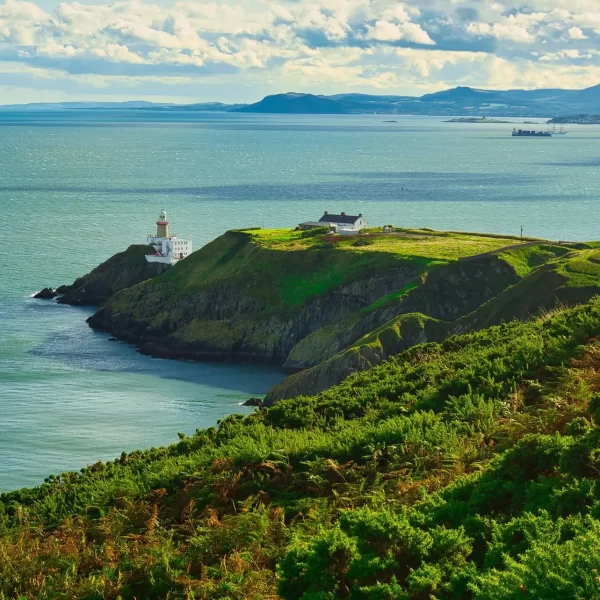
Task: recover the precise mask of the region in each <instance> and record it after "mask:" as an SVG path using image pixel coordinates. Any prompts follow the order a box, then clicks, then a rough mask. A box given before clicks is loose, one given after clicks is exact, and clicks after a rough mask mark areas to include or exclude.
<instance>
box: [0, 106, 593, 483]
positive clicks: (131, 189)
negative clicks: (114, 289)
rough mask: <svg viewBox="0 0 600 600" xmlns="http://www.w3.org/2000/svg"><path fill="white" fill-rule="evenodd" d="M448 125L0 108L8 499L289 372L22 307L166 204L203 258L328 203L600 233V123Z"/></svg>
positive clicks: (467, 223)
mask: <svg viewBox="0 0 600 600" xmlns="http://www.w3.org/2000/svg"><path fill="white" fill-rule="evenodd" d="M388 119H394V120H397V122H396V123H384V121H385V120H388ZM442 121H443V119H442V118H431V117H427V118H423V117H386V116H378V115H373V116H364V115H357V116H333V117H332V116H296V115H246V114H239V115H235V114H210V113H205V114H198V113H196V114H193V113H169V112H154V111H88V110H72V111H56V112H53V111H24V110H19V111H1V110H0V214H1V217H2V228H3V235H2V243H1V244H0V326H1V327H0V491H3V490H10V489H14V488H17V487H22V486H26V485H27V486H29V485H35V484H38V483H39V482H41V481H42V480H43V479H44V477H46V476H47V475H49V474H51V473H52V474H57V473H59V472H62V471H64V470H72V469H79V468H81V467H83V466H85V465H87V464H90V463H93V462H95V461H97V460H99V459H102V460H107V459H110V458H113V457H116V456H118V455H119V454H120V453H121V451H123V450H133V449H136V448H144V447H150V446H158V445H162V444H166V443H169V442H172V441H175V440H176V439H177V432H185V433H188V434H189V433H192V432H193V431H194V430H195V429H196V428H198V427H206V426H208V425H212V424H214V423H215V422H216V420H217V419H219V418H221V417H223V416H225V415H227V414H230V413H232V412H238V411H242V410H246V411H247V410H248V409H241V408H240V407H239V403H240V402H241V401H243V400H245V399H247V398H248V397H249V396H251V395H255V394H261V393H264V392H266V391H267V389H268V388H269V387H270V386H271V385H272V384H273V383H275V382H277V381H279V380H280V379H281V378H282V377H283V375H282V374H281V373H280V372H279V371H278V370H277V369H275V368H271V367H265V366H243V365H242V366H240V365H228V364H197V363H191V362H179V361H168V360H156V359H151V358H149V357H145V356H141V355H139V354H138V353H136V351H135V349H133V348H132V347H130V346H128V345H126V344H123V343H120V342H119V343H115V342H109V341H108V336H106V335H103V334H99V333H95V332H93V331H91V330H90V329H89V328H88V327H87V325H86V324H85V319H86V318H87V316H88V315H89V314H91V310H88V309H80V308H72V307H66V306H59V305H56V304H55V303H53V302H44V301H38V300H34V299H33V298H31V295H32V294H33V293H34V292H35V291H37V290H39V289H41V288H42V287H46V286H51V287H56V286H57V285H59V284H62V283H70V282H72V281H73V280H74V279H75V278H76V277H77V276H80V275H82V274H84V273H86V272H88V271H89V270H90V269H91V268H93V267H94V266H96V265H97V264H99V263H100V262H102V261H103V260H105V259H107V258H109V257H110V256H111V255H113V254H114V253H115V252H118V251H120V250H123V249H125V248H126V247H127V246H128V245H129V244H131V243H140V242H142V241H144V239H145V236H146V234H147V233H149V232H151V231H153V230H154V227H155V225H154V222H155V220H156V217H157V215H158V212H159V211H160V209H162V208H165V209H166V210H167V211H168V215H169V219H170V221H171V224H172V225H171V230H172V232H174V233H177V234H178V235H180V236H182V237H183V236H186V237H191V238H192V239H193V243H194V247H195V248H196V249H198V248H200V247H201V246H202V245H203V244H205V243H207V242H208V241H210V240H211V239H213V238H214V237H216V236H217V235H219V234H221V233H223V232H224V231H225V230H227V229H231V228H238V227H251V226H259V227H294V226H295V225H296V224H297V223H299V222H300V221H305V220H315V219H318V218H319V217H320V216H321V215H322V213H323V211H324V210H328V211H330V212H337V211H346V212H348V213H358V212H362V213H364V215H365V216H366V218H367V219H368V220H369V222H370V223H371V224H372V225H383V224H386V223H392V224H394V225H398V226H407V227H431V228H437V229H453V230H463V231H489V232H498V233H511V234H515V235H516V234H518V233H519V232H520V228H521V226H523V230H524V233H525V235H530V236H541V237H547V238H550V239H560V240H592V239H600V177H599V174H600V143H599V142H600V127H594V126H589V127H584V126H581V127H577V126H570V127H569V133H568V135H566V136H555V137H553V138H552V139H519V138H512V137H510V131H511V128H512V125H477V124H451V123H443V122H442Z"/></svg>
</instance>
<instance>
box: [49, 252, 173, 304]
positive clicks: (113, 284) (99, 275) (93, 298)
mask: <svg viewBox="0 0 600 600" xmlns="http://www.w3.org/2000/svg"><path fill="white" fill-rule="evenodd" d="M152 251H153V249H152V248H151V247H150V246H145V245H133V246H129V248H128V249H127V250H125V251H124V252H119V253H118V254H115V255H114V256H112V257H111V258H109V259H108V260H107V261H105V262H103V263H102V264H101V265H99V266H97V267H96V268H95V269H94V270H93V271H91V272H90V273H88V274H87V275H84V276H83V277H79V278H78V279H76V280H75V281H74V282H73V283H72V284H71V285H63V286H61V287H59V288H58V289H57V290H56V293H57V294H59V296H60V297H59V299H58V302H59V303H61V304H73V305H88V306H98V305H100V304H103V303H104V302H106V301H107V300H108V299H109V298H110V297H111V296H113V295H114V294H116V293H117V292H118V291H120V290H123V289H125V288H129V287H131V286H133V285H136V284H138V283H140V282H142V281H146V280H147V279H151V278H153V277H157V276H158V275H161V274H162V273H164V272H165V271H167V270H168V269H169V268H170V266H169V265H163V264H159V263H149V262H148V261H147V260H146V255H147V254H150V253H151V252H152Z"/></svg>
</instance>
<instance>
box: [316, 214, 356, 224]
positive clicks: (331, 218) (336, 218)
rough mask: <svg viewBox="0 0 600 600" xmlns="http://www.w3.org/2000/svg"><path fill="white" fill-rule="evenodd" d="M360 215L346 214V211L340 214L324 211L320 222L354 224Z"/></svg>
mask: <svg viewBox="0 0 600 600" xmlns="http://www.w3.org/2000/svg"><path fill="white" fill-rule="evenodd" d="M361 217H362V215H356V216H353V215H347V214H346V213H342V214H341V215H330V214H329V213H325V214H324V215H323V216H322V217H321V218H320V219H319V222H320V223H348V224H354V223H356V221H358V220H359V219H360V218H361Z"/></svg>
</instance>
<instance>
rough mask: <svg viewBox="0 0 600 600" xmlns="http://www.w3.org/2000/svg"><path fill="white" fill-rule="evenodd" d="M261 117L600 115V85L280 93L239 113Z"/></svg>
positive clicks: (246, 107)
mask: <svg viewBox="0 0 600 600" xmlns="http://www.w3.org/2000/svg"><path fill="white" fill-rule="evenodd" d="M239 110H240V111H242V112H256V113H296V114H302V113H308V114H369V113H370V114H410V115H436V116H438V115H439V116H444V115H450V116H489V115H491V116H494V115H501V116H506V117H510V116H512V117H552V116H556V115H561V114H568V113H578V112H599V111H600V86H596V87H592V88H588V89H585V90H557V89H549V90H506V91H503V90H481V89H475V88H470V87H457V88H453V89H450V90H444V91H442V92H436V93H434V94H425V95H424V96H421V97H419V98H412V97H409V96H388V95H384V96H374V95H369V94H336V95H333V96H315V95H312V94H296V93H288V94H277V95H275V96H267V97H266V98H264V99H263V100H261V101H260V102H257V103H255V104H251V105H249V106H245V107H244V108H242V109H239Z"/></svg>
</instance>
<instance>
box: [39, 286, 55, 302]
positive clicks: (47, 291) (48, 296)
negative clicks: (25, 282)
mask: <svg viewBox="0 0 600 600" xmlns="http://www.w3.org/2000/svg"><path fill="white" fill-rule="evenodd" d="M56 296H58V292H57V291H56V290H53V289H52V288H44V289H43V290H40V291H39V292H38V293H37V294H35V295H34V296H33V297H34V298H38V299H39V300H52V298H56Z"/></svg>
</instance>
